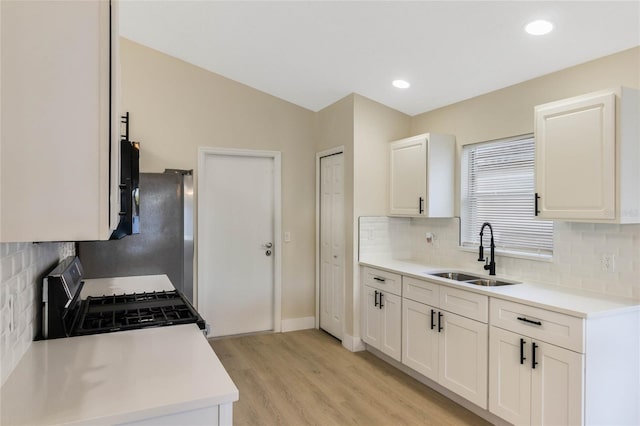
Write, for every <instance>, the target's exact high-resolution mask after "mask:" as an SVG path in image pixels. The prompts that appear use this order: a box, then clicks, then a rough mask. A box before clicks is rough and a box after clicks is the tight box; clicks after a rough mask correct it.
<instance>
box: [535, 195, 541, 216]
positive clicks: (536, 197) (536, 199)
mask: <svg viewBox="0 0 640 426" xmlns="http://www.w3.org/2000/svg"><path fill="white" fill-rule="evenodd" d="M539 199H540V196H539V195H538V193H537V192H536V194H535V198H534V200H535V210H534V216H538V214H540V210H539V209H538V200H539Z"/></svg>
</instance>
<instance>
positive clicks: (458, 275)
mask: <svg viewBox="0 0 640 426" xmlns="http://www.w3.org/2000/svg"><path fill="white" fill-rule="evenodd" d="M427 275H431V276H434V277H440V278H446V279H448V280H453V281H460V282H463V283H467V284H473V285H479V286H484V287H496V286H501V285H512V284H520V283H519V282H517V281H502V280H495V279H492V278H484V277H481V276H478V275H470V274H465V273H464V272H437V273H433V274H427Z"/></svg>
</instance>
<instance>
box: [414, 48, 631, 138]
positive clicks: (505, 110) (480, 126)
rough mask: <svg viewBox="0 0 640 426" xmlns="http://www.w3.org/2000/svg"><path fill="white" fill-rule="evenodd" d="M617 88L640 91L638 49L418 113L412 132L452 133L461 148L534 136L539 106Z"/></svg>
mask: <svg viewBox="0 0 640 426" xmlns="http://www.w3.org/2000/svg"><path fill="white" fill-rule="evenodd" d="M616 86H628V87H635V88H640V47H636V48H633V49H629V50H625V51H623V52H620V53H617V54H615V55H611V56H605V57H603V58H600V59H596V60H594V61H591V62H586V63H584V64H581V65H577V66H575V67H571V68H567V69H565V70H562V71H558V72H555V73H552V74H547V75H545V76H542V77H539V78H535V79H533V80H529V81H525V82H524V83H520V84H516V85H514V86H510V87H507V88H504V89H501V90H496V91H495V92H491V93H487V94H485V95H481V96H478V97H475V98H472V99H468V100H466V101H462V102H458V103H455V104H452V105H449V106H446V107H443V108H439V109H436V110H433V111H430V112H426V113H424V114H419V115H416V116H414V117H412V119H411V133H412V134H420V133H425V132H434V133H436V132H437V133H449V134H453V135H456V139H457V141H458V144H460V145H465V144H468V143H474V142H482V141H487V140H492V139H499V138H504V137H508V136H515V135H521V134H525V133H532V132H533V107H534V106H535V105H538V104H542V103H545V102H550V101H554V100H558V99H563V98H567V97H570V96H576V95H582V94H584V93H589V92H593V91H596V90H600V89H607V88H609V87H616Z"/></svg>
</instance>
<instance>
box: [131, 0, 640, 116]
mask: <svg viewBox="0 0 640 426" xmlns="http://www.w3.org/2000/svg"><path fill="white" fill-rule="evenodd" d="M541 18H542V19H547V20H550V21H552V22H553V23H554V25H555V30H554V31H553V32H552V33H551V34H548V35H545V36H538V37H534V36H531V35H529V34H526V33H525V32H524V31H523V27H524V25H525V24H526V23H527V22H529V21H531V20H534V19H541ZM120 33H121V35H122V36H124V37H126V38H128V39H131V40H133V41H136V42H138V43H141V44H143V45H146V46H149V47H151V48H154V49H156V50H159V51H161V52H164V53H167V54H169V55H171V56H174V57H177V58H180V59H182V60H184V61H187V62H189V63H192V64H194V65H197V66H200V67H202V68H205V69H208V70H210V71H213V72H215V73H217V74H220V75H223V76H225V77H228V78H230V79H232V80H235V81H238V82H240V83H243V84H246V85H248V86H251V87H253V88H255V89H258V90H261V91H263V92H266V93H269V94H272V95H274V96H277V97H279V98H282V99H285V100H287V101H289V102H292V103H294V104H297V105H300V106H302V107H305V108H308V109H310V110H313V111H318V110H320V109H322V108H324V107H326V106H328V105H330V104H332V103H333V102H335V101H337V100H339V99H341V98H343V97H344V96H346V95H348V94H350V93H354V92H355V93H358V94H360V95H363V96H365V97H367V98H370V99H373V100H375V101H378V102H380V103H383V104H385V105H388V106H390V107H392V108H394V109H396V110H399V111H402V112H404V113H406V114H409V115H415V114H419V113H422V112H425V111H430V110H432V109H435V108H438V107H441V106H445V105H449V104H451V103H454V102H458V101H461V100H464V99H468V98H471V97H474V96H477V95H480V94H483V93H487V92H491V91H494V90H497V89H500V88H503V87H507V86H510V85H513V84H516V83H519V82H522V81H525V80H529V79H531V78H534V77H537V76H540V75H544V74H548V73H550V72H553V71H557V70H560V69H563V68H567V67H570V66H572V65H576V64H579V63H582V62H586V61H589V60H591V59H595V58H598V57H602V56H606V55H608V54H611V53H615V52H618V51H621V50H625V49H628V48H631V47H634V46H638V45H640V1H627V2H616V1H603V2H597V1H566V2H555V1H534V2H529V1H497V2H495V1H466V2H462V1H410V2H403V1H377V2H375V1H284V2H275V1H211V0H210V1H186V0H182V1H166V0H147V1H139V0H123V1H122V2H121V3H120ZM398 78H401V79H404V80H407V81H409V82H410V83H411V87H410V88H409V89H404V90H402V89H396V88H394V87H392V86H391V81H392V80H394V79H398Z"/></svg>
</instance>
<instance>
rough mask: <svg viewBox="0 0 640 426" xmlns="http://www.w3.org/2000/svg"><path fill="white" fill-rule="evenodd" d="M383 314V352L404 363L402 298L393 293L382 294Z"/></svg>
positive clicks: (380, 299)
mask: <svg viewBox="0 0 640 426" xmlns="http://www.w3.org/2000/svg"><path fill="white" fill-rule="evenodd" d="M379 303H380V304H381V309H380V311H381V312H382V326H381V330H382V336H381V337H382V342H381V343H382V346H381V347H380V348H379V349H380V350H381V351H382V352H384V353H385V354H387V355H389V356H390V357H391V358H393V359H395V360H396V361H402V357H401V353H402V331H401V330H402V298H401V297H400V296H397V295H395V294H391V293H383V292H381V293H380V296H379Z"/></svg>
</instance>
